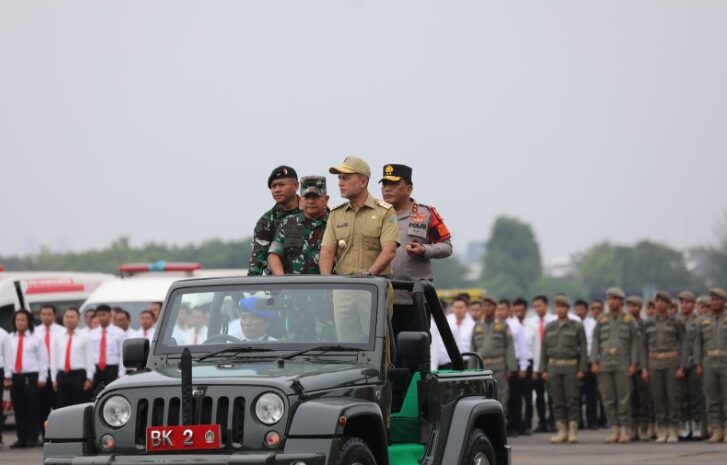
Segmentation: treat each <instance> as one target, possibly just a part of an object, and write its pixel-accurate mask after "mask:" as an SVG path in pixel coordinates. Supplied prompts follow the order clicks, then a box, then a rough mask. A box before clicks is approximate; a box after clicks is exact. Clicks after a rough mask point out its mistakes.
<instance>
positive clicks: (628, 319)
mask: <svg viewBox="0 0 727 465" xmlns="http://www.w3.org/2000/svg"><path fill="white" fill-rule="evenodd" d="M631 320H632V317H631V315H624V321H625V322H626V323H629V322H630V321H631Z"/></svg>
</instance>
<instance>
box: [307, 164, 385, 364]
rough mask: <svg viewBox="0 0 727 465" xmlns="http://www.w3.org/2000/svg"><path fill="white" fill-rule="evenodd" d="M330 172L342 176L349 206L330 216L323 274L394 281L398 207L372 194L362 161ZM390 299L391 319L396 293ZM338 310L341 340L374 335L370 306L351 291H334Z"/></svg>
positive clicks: (323, 246) (368, 173) (340, 182)
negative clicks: (392, 270)
mask: <svg viewBox="0 0 727 465" xmlns="http://www.w3.org/2000/svg"><path fill="white" fill-rule="evenodd" d="M329 171H330V172H331V173H332V174H337V175H338V188H339V189H340V191H341V197H343V198H345V199H348V201H347V202H345V203H342V204H341V205H339V206H337V207H335V208H333V209H332V210H331V213H330V215H329V218H328V223H327V225H326V231H325V233H324V234H323V242H322V244H321V258H320V263H319V265H320V271H321V274H322V275H328V274H331V273H336V274H339V275H369V276H385V277H387V278H390V277H391V261H392V260H393V259H394V255H395V254H396V248H397V247H398V246H399V231H398V227H397V220H396V212H395V211H394V207H392V206H391V205H390V204H388V203H386V202H384V201H382V200H377V199H376V198H374V197H373V196H372V195H371V194H369V191H368V185H369V179H370V178H371V169H370V168H369V165H368V163H366V162H365V161H364V160H362V159H361V158H358V157H353V156H349V157H346V159H345V160H344V161H343V163H342V164H340V165H336V166H332V167H331V168H330V170H329ZM334 260H335V266H334ZM389 294H390V297H388V298H387V300H388V302H389V315H391V310H392V308H393V292H389ZM333 308H334V320H335V322H336V333H337V336H338V339H339V340H344V341H350V340H352V338H353V339H359V338H361V336H363V335H365V334H368V329H369V326H368V324H369V323H368V322H369V320H370V312H371V305H370V302H364V301H362V300H361V299H355V298H353V297H352V294H351V293H350V292H347V293H342V292H340V293H336V292H334V294H333ZM387 353H388V350H387Z"/></svg>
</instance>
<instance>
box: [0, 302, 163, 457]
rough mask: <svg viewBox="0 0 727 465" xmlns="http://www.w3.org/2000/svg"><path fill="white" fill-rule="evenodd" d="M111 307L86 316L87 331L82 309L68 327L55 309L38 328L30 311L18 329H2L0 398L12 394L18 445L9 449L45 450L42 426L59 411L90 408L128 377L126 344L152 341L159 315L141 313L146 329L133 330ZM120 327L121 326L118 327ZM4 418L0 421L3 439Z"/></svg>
mask: <svg viewBox="0 0 727 465" xmlns="http://www.w3.org/2000/svg"><path fill="white" fill-rule="evenodd" d="M113 314H114V315H113V321H112V309H111V307H109V306H108V305H99V306H97V307H96V308H95V309H94V310H88V311H86V312H85V315H84V316H85V317H86V320H85V322H86V326H85V327H79V326H80V321H81V315H80V313H79V310H78V309H77V308H74V307H71V308H67V309H65V310H64V312H63V315H62V322H63V324H62V325H60V324H58V323H56V319H57V310H56V308H55V307H54V306H52V305H47V306H43V307H42V308H41V309H40V324H38V325H37V326H36V324H35V322H34V318H33V316H32V314H31V313H30V312H29V311H28V310H25V309H23V310H19V311H17V312H16V313H15V315H14V317H13V329H12V332H11V333H7V332H5V331H4V330H2V329H0V377H1V378H2V379H3V383H2V386H0V397H2V394H3V392H2V391H3V390H4V389H9V390H10V399H11V403H12V406H13V411H14V414H15V424H16V432H17V441H15V443H13V444H12V445H11V446H10V447H12V448H22V447H37V446H40V445H41V442H40V439H39V438H40V436H41V435H42V434H43V431H44V428H43V424H44V422H45V420H46V419H47V418H48V415H49V413H50V411H51V410H53V409H55V408H60V407H65V406H69V405H75V404H79V403H82V402H87V401H88V400H89V399H90V398H91V395H92V393H93V392H95V391H96V389H98V388H99V386H101V385H106V384H108V383H110V382H112V381H113V380H115V379H116V378H118V377H120V376H123V375H124V374H125V369H124V365H123V363H122V359H121V357H122V344H123V341H124V340H125V339H127V338H129V337H145V336H144V334H145V333H146V337H147V338H148V339H149V340H151V338H152V336H153V332H154V330H153V321H154V317H155V316H154V313H153V311H152V310H151V309H150V310H145V311H144V312H142V314H141V316H140V318H141V320H142V326H141V328H140V330H139V331H138V332H137V331H134V330H133V329H130V328H129V327H128V322H129V314H128V312H126V311H124V310H120V309H117V310H115V311H114V312H113ZM113 323H117V324H118V325H119V326H117V324H113ZM3 422H4V418H0V433H1V432H2V426H3Z"/></svg>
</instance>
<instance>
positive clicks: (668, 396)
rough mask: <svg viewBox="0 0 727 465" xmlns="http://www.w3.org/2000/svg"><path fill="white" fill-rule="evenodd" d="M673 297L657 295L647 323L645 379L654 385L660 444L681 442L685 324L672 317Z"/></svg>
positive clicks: (642, 361)
mask: <svg viewBox="0 0 727 465" xmlns="http://www.w3.org/2000/svg"><path fill="white" fill-rule="evenodd" d="M670 304H671V295H670V294H669V293H668V292H667V291H659V292H657V293H656V316H654V317H651V318H649V319H648V320H646V322H644V328H643V330H644V332H643V337H642V339H643V342H642V346H641V347H642V351H641V367H642V373H641V377H642V379H643V380H644V381H646V382H649V381H650V384H651V393H652V395H653V397H654V414H655V415H656V442H657V443H667V442H668V443H674V444H675V443H677V442H679V427H678V425H679V412H678V407H677V380H680V379H682V378H684V368H683V367H684V366H685V365H686V351H685V346H686V344H685V342H686V337H685V335H684V323H682V321H681V320H680V319H679V318H677V317H676V316H672V315H669V313H668V310H669V306H670Z"/></svg>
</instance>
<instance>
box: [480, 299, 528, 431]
mask: <svg viewBox="0 0 727 465" xmlns="http://www.w3.org/2000/svg"><path fill="white" fill-rule="evenodd" d="M496 308H497V299H495V297H493V296H491V295H484V296H483V297H482V309H483V312H484V317H485V319H484V321H483V322H482V323H477V324H476V325H475V329H474V330H473V331H472V352H477V353H478V354H480V356H482V358H483V359H484V361H485V368H487V369H489V370H492V375H493V376H494V377H495V380H496V381H497V398H498V400H499V401H500V403H501V404H502V409H503V410H504V413H505V418H507V401H508V398H509V395H510V386H509V385H508V380H509V379H510V377H511V376H512V374H513V373H515V372H517V371H518V365H517V359H516V358H515V345H514V343H513V340H512V333H511V332H510V327H509V326H508V325H507V323H505V322H503V321H498V320H496V319H495V310H496Z"/></svg>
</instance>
